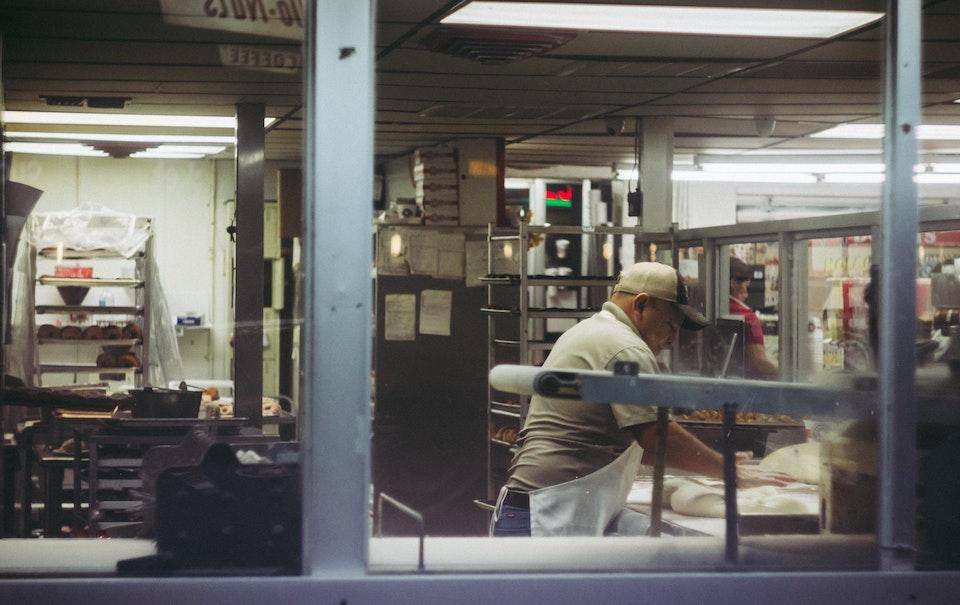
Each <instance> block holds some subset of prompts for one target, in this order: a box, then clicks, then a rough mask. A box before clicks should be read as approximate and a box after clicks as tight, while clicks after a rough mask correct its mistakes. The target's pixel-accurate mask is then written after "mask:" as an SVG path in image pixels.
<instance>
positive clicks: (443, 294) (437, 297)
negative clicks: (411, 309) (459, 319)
mask: <svg viewBox="0 0 960 605" xmlns="http://www.w3.org/2000/svg"><path fill="white" fill-rule="evenodd" d="M452 302H453V292H452V291H450V290H424V291H423V292H421V293H420V333H421V334H432V335H434V336H450V308H451V306H452V305H451V303H452Z"/></svg>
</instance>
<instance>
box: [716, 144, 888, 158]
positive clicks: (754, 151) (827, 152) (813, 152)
mask: <svg viewBox="0 0 960 605" xmlns="http://www.w3.org/2000/svg"><path fill="white" fill-rule="evenodd" d="M710 153H714V154H716V155H724V154H721V153H719V152H718V151H711V152H710ZM882 153H883V149H881V148H880V146H877V147H875V148H871V149H749V150H747V151H744V150H742V149H734V150H730V151H728V152H726V155H737V156H740V155H743V156H756V155H760V156H763V155H797V156H800V155H817V156H824V155H830V156H834V155H880V154H882Z"/></svg>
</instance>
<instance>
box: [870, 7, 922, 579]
mask: <svg viewBox="0 0 960 605" xmlns="http://www.w3.org/2000/svg"><path fill="white" fill-rule="evenodd" d="M886 8H887V10H886V57H885V59H886V60H885V65H884V124H885V128H886V130H885V139H884V159H885V161H886V174H887V178H886V181H885V183H884V187H883V205H882V211H881V227H882V233H883V240H882V241H881V243H880V246H881V248H880V249H881V263H880V271H881V276H880V323H879V333H880V342H879V351H878V352H877V353H878V357H879V379H880V383H879V387H880V388H879V390H880V402H879V403H880V406H879V437H880V454H879V460H878V463H879V477H880V485H879V491H880V498H879V510H878V511H877V512H878V514H877V519H878V520H879V524H878V528H877V541H878V543H879V546H880V566H881V568H882V569H884V570H888V571H906V570H911V569H913V560H914V544H915V538H916V522H917V521H916V512H915V500H916V481H917V442H916V440H917V410H916V405H917V398H916V385H915V369H916V368H915V363H916V361H915V358H914V355H915V352H914V347H913V335H914V333H915V332H916V329H917V327H916V323H917V313H916V265H917V230H918V220H919V213H918V210H917V187H916V185H915V184H914V182H913V166H914V164H915V163H916V161H917V140H916V132H917V126H918V125H919V124H920V39H921V22H920V13H921V8H920V1H919V0H903V1H898V0H887V4H886Z"/></svg>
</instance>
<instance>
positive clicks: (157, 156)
mask: <svg viewBox="0 0 960 605" xmlns="http://www.w3.org/2000/svg"><path fill="white" fill-rule="evenodd" d="M130 157H132V158H139V159H144V158H146V159H153V160H199V159H202V158H203V157H204V156H203V154H202V153H163V152H159V151H154V150H152V149H151V150H149V151H138V152H136V153H131V154H130Z"/></svg>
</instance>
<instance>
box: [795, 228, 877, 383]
mask: <svg viewBox="0 0 960 605" xmlns="http://www.w3.org/2000/svg"><path fill="white" fill-rule="evenodd" d="M796 246H797V259H798V263H797V267H798V270H799V271H800V272H801V279H800V283H801V284H804V285H805V287H802V288H801V289H800V290H801V291H800V292H798V299H799V302H800V304H799V305H798V306H797V310H798V313H799V314H801V315H800V316H799V318H798V319H799V328H798V330H799V331H798V336H799V338H798V346H797V361H798V377H799V379H800V380H803V381H816V380H817V379H818V378H819V377H822V376H823V375H825V374H827V373H829V372H836V371H868V370H870V369H871V368H872V367H873V361H872V359H873V353H872V351H871V348H870V337H869V332H868V315H869V308H868V306H867V304H866V302H865V300H864V292H865V290H866V287H867V285H868V284H869V283H870V265H871V250H872V244H871V238H870V236H849V237H837V238H825V239H813V240H806V241H801V242H798V243H797V244H796Z"/></svg>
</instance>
